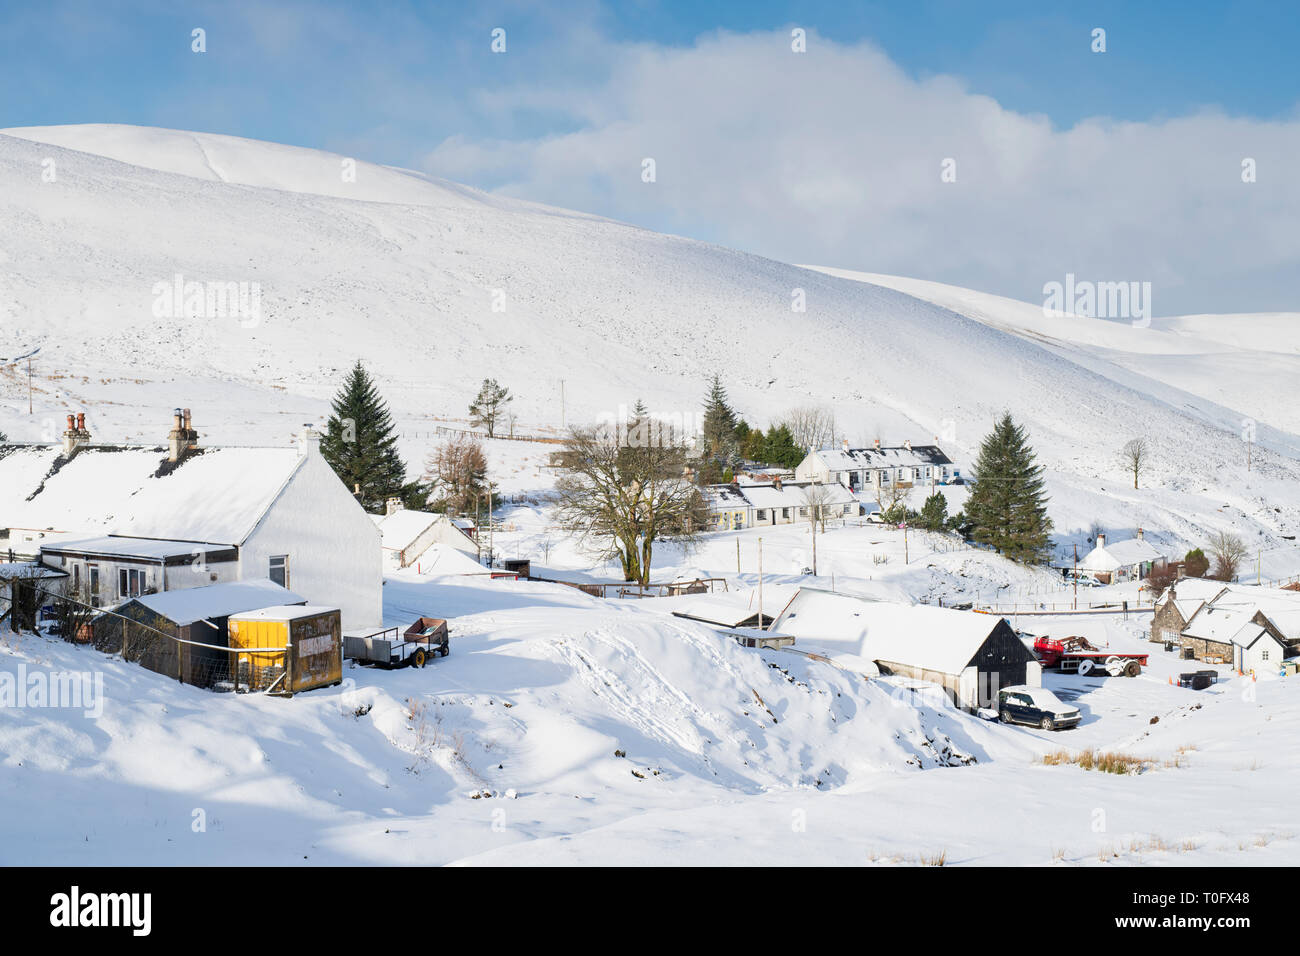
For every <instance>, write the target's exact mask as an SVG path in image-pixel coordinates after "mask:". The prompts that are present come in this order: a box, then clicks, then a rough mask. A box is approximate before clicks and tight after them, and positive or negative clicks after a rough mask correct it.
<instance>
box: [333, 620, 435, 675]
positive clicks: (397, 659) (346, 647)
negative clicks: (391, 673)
mask: <svg viewBox="0 0 1300 956" xmlns="http://www.w3.org/2000/svg"><path fill="white" fill-rule="evenodd" d="M450 653H451V633H450V630H449V629H448V627H447V622H446V621H445V620H443V619H442V618H438V617H421V618H419V619H418V620H417V621H416V622H415V623H414V624H412V625H411V626H410V627H408V628H407V629H406V630H405V631H402V632H400V633H399V631H398V629H397V628H395V627H389V628H385V629H384V630H382V631H376V632H375V633H374V634H365V635H347V636H345V637H344V638H343V657H344V658H345V659H346V660H350V661H356V662H357V663H360V664H374V665H376V666H378V667H405V666H407V665H409V666H411V667H423V666H424V665H425V664H427V663H428V662H429V660H430V659H431V658H432V657H433V656H434V655H436V654H441V655H442V656H443V657H446V656H447V655H448V654H450Z"/></svg>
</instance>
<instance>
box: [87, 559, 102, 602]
mask: <svg viewBox="0 0 1300 956" xmlns="http://www.w3.org/2000/svg"><path fill="white" fill-rule="evenodd" d="M86 576H87V577H88V578H89V579H90V602H91V603H92V604H98V603H99V565H97V564H87V565H86Z"/></svg>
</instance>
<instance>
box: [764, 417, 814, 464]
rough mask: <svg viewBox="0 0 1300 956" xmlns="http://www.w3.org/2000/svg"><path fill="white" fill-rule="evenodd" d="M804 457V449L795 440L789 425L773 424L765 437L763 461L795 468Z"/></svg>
mask: <svg viewBox="0 0 1300 956" xmlns="http://www.w3.org/2000/svg"><path fill="white" fill-rule="evenodd" d="M803 459H804V450H803V449H802V448H800V447H799V444H798V443H797V442H796V441H795V440H794V434H793V433H792V432H791V431H790V428H789V426H787V425H773V426H771V427H770V428H768V430H767V435H766V436H765V437H764V439H763V461H765V462H768V463H770V464H773V465H780V466H781V467H783V468H794V467H796V466H797V465H798V464H799V462H801V461H803Z"/></svg>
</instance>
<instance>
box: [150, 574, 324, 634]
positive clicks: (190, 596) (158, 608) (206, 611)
mask: <svg viewBox="0 0 1300 956" xmlns="http://www.w3.org/2000/svg"><path fill="white" fill-rule="evenodd" d="M134 600H135V602H136V603H139V604H142V605H144V606H145V607H147V608H148V609H149V610H151V611H153V612H154V613H155V614H161V615H162V616H163V617H165V618H167V619H168V620H169V621H175V622H176V623H177V624H182V625H183V624H193V623H194V622H195V621H201V620H203V619H204V618H210V617H226V616H228V615H230V614H240V613H242V612H244V611H252V610H255V609H257V608H263V607H267V606H269V605H288V604H299V605H301V604H306V603H307V599H306V598H304V597H300V596H299V595H297V594H294V593H293V592H292V591H290V590H287V589H286V588H282V587H280V585H278V584H276V583H275V582H274V581H271V580H269V579H267V578H253V579H251V580H248V581H230V582H227V583H225V584H209V585H206V586H204V587H201V588H181V589H180V590H178V591H163V592H161V593H159V594H145V595H142V596H141V597H138V598H135V599H134Z"/></svg>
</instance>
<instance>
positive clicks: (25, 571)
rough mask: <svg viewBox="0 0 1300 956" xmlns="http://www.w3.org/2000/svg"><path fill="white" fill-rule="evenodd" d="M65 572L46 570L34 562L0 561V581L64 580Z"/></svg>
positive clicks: (53, 569)
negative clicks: (20, 579)
mask: <svg viewBox="0 0 1300 956" xmlns="http://www.w3.org/2000/svg"><path fill="white" fill-rule="evenodd" d="M67 576H68V572H67V571H60V570H59V569H58V568H47V567H46V566H45V565H43V564H38V563H37V562H35V561H0V581H8V580H10V579H13V578H66V577H67Z"/></svg>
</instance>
